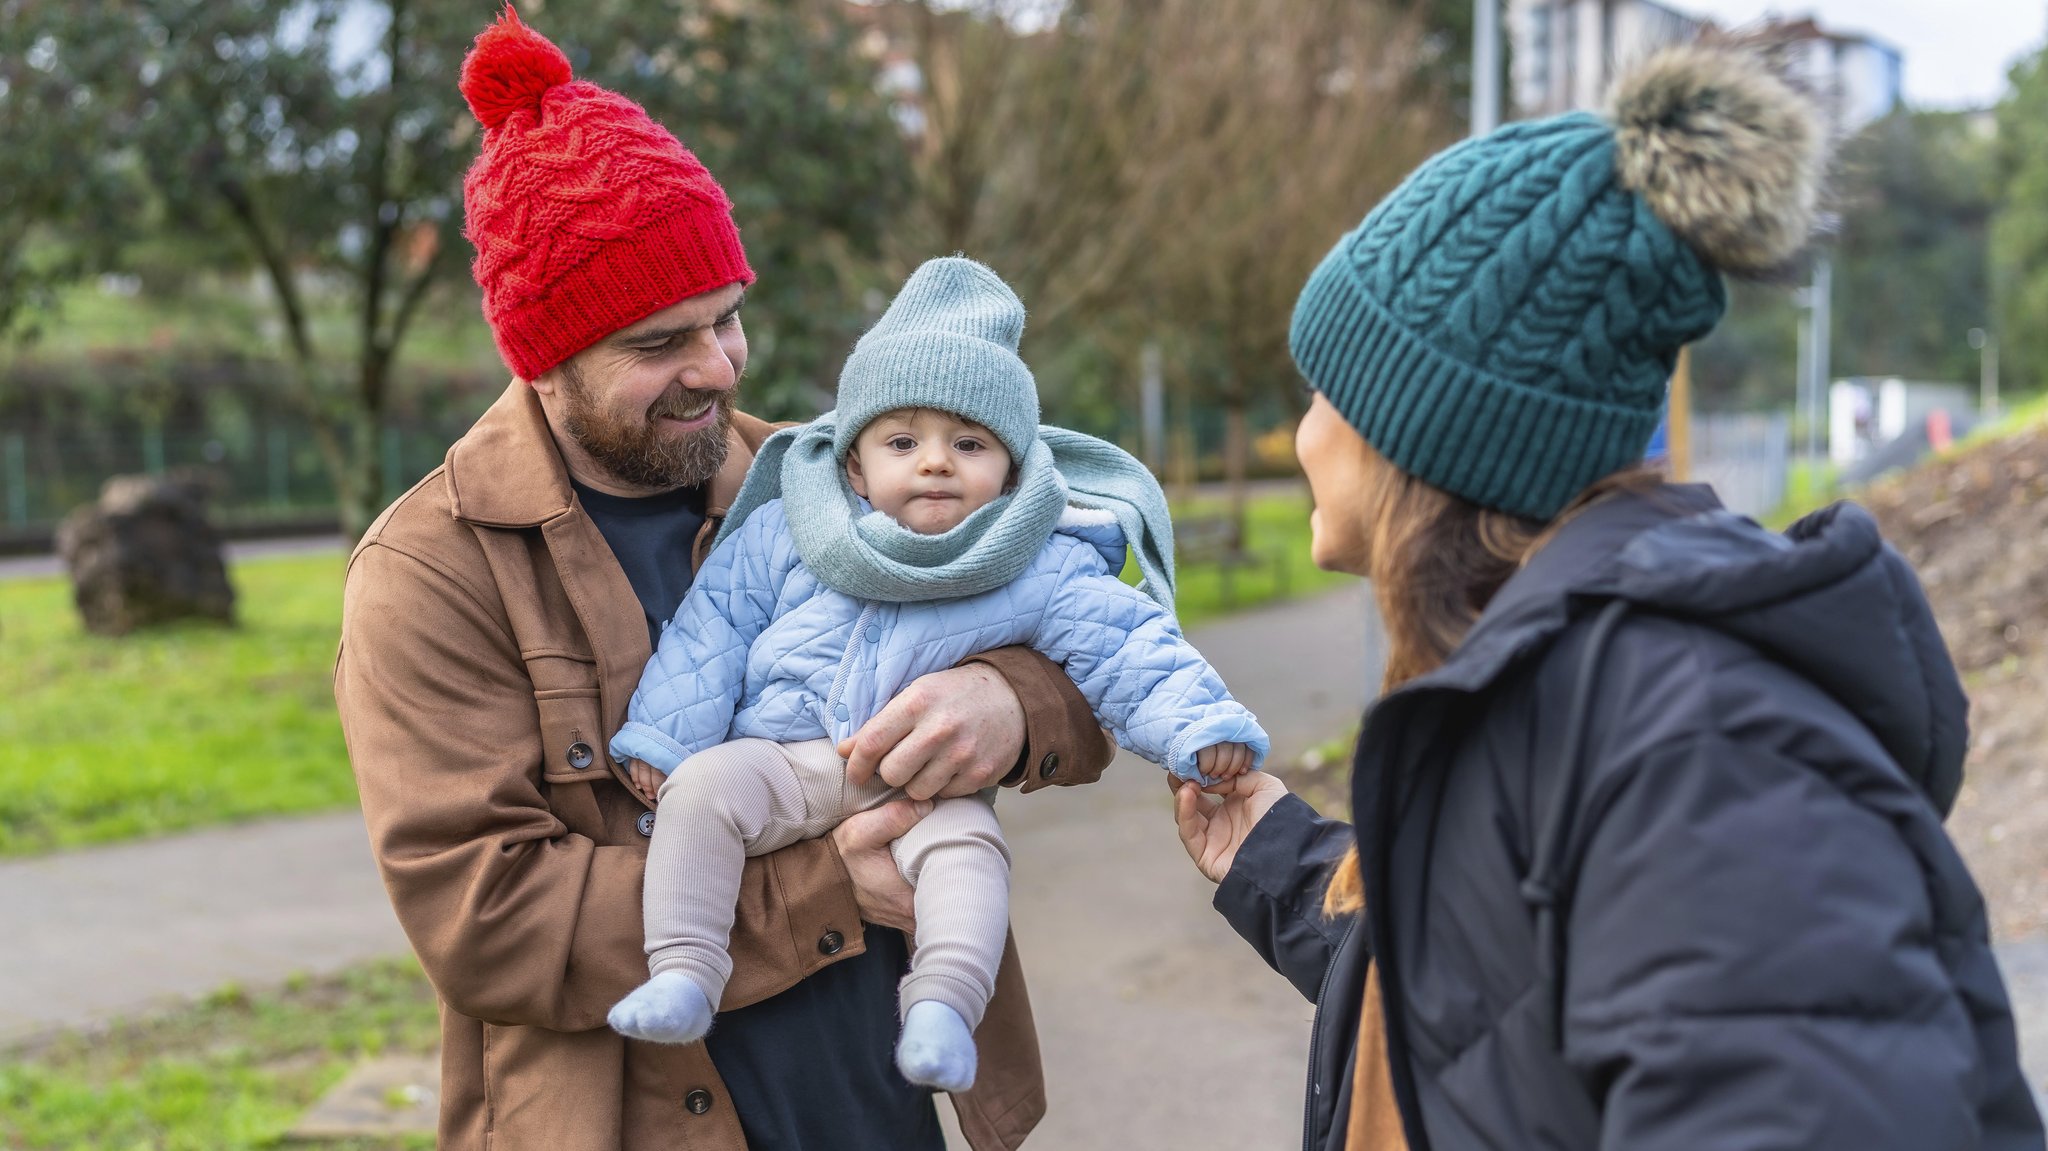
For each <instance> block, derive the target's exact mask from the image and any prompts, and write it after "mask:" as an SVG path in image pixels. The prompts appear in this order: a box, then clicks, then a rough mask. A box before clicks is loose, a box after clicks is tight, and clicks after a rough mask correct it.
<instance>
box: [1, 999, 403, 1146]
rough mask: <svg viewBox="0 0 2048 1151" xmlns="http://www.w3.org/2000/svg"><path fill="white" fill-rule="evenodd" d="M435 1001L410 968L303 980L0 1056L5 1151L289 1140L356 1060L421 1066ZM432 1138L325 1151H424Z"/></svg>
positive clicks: (264, 1143) (371, 1142)
mask: <svg viewBox="0 0 2048 1151" xmlns="http://www.w3.org/2000/svg"><path fill="white" fill-rule="evenodd" d="M437 1039H438V1026H437V1022H436V1017H435V1011H434V995H433V991H432V989H431V988H430V987H429V986H428V984H427V981H426V979H425V977H424V976H422V975H421V974H420V971H419V967H418V966H417V965H416V964H415V963H414V962H413V961H412V960H411V959H406V960H394V961H385V962H379V963H372V964H368V965H365V966H362V967H358V968H354V969H352V970H350V971H348V972H347V973H345V974H343V975H341V976H337V977H334V978H329V979H320V980H309V979H300V980H295V981H294V982H293V983H292V984H291V985H290V986H288V987H286V988H285V989H283V990H280V991H276V992H272V993H267V994H263V995H256V996H250V995H245V994H243V993H241V992H239V991H237V990H236V989H234V988H225V989H223V990H222V991H220V992H219V993H216V994H215V995H214V996H212V997H211V998H209V999H208V1000H207V1001H206V1002H204V1003H202V1004H200V1005H198V1006H195V1007H191V1008H188V1009H186V1010H183V1011H179V1012H177V1013H175V1014H171V1015H167V1016H163V1017H160V1018H156V1019H151V1020H149V1021H146V1022H141V1023H133V1024H122V1025H117V1026H115V1027H114V1028H113V1029H111V1030H110V1031H108V1032H106V1033H103V1034H92V1035H82V1034H74V1035H66V1036H63V1037H61V1038H59V1039H56V1040H54V1041H52V1042H49V1043H47V1044H44V1045H41V1046H38V1047H35V1048H30V1049H26V1050H18V1051H14V1052H11V1053H0V1146H4V1147H9V1148H20V1149H22V1151H44V1149H51V1151H55V1149H58V1148H62V1149H65V1151H74V1149H75V1151H94V1149H105V1151H129V1149H131V1148H151V1149H156V1151H239V1149H242V1148H258V1147H271V1146H275V1145H276V1143H277V1142H278V1139H279V1137H280V1136H282V1135H283V1134H284V1132H285V1131H286V1130H287V1129H289V1128H290V1126H291V1125H292V1123H293V1122H294V1121H296V1120H297V1119H298V1117H299V1115H300V1114H301V1113H302V1112H303V1111H305V1109H306V1108H307V1107H309V1106H311V1105H312V1104H313V1102H314V1101H315V1100H317V1099H318V1098H319V1097H320V1095H321V1094H322V1093H323V1092H325V1091H327V1090H328V1089H329V1088H331V1087H333V1086H334V1085H335V1083H337V1082H339V1081H340V1079H341V1077H342V1076H343V1075H344V1074H346V1072H347V1071H348V1069H349V1067H350V1066H351V1065H352V1064H354V1063H355V1062H356V1061H357V1060H358V1059H361V1058H364V1057H367V1056H372V1055H380V1054H401V1053H409V1054H425V1053H427V1052H430V1051H432V1050H433V1049H434V1045H435V1043H436V1041H437ZM432 1145H433V1140H432V1139H430V1138H418V1139H409V1140H396V1141H391V1140H386V1141H375V1140H369V1141H356V1142H341V1143H325V1144H323V1146H325V1147H328V1148H334V1149H348V1151H370V1149H371V1148H379V1149H382V1148H426V1147H431V1146H432Z"/></svg>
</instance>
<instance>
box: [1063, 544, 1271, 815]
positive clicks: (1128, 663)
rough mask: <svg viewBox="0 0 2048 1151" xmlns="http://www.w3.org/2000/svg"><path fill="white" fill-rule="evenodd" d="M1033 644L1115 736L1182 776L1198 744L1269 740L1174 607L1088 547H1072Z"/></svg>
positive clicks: (1258, 758)
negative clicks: (1124, 578) (1118, 573)
mask: <svg viewBox="0 0 2048 1151" xmlns="http://www.w3.org/2000/svg"><path fill="white" fill-rule="evenodd" d="M1031 646H1032V647H1035V648H1037V649H1038V650H1039V651H1042V652H1044V653H1045V654H1046V655H1047V656H1048V657H1049V658H1051V659H1052V660H1053V661H1054V662H1056V663H1058V664H1060V665H1062V666H1063V667H1065V668H1066V669H1067V674H1068V675H1069V676H1071V677H1073V680H1074V686H1076V687H1078V688H1080V689H1081V694H1082V696H1084V697H1085V698H1086V699H1087V700H1088V704H1089V706H1091V707H1093V708H1094V709H1095V714H1096V717H1097V718H1098V719H1100V720H1102V723H1103V726H1105V727H1107V728H1108V729H1109V731H1110V734H1112V735H1114V736H1115V737H1116V741H1117V743H1118V744H1120V745H1122V746H1123V747H1125V748H1128V749H1130V750H1131V751H1135V752H1137V753H1138V754H1139V755H1142V756H1144V757H1145V758H1146V759H1149V760H1151V761H1152V762H1154V763H1156V764H1159V765H1160V766H1162V767H1164V768H1166V769H1167V770H1168V771H1171V772H1172V773H1173V774H1175V775H1177V776H1180V777H1181V778H1183V779H1195V780H1199V779H1201V778H1202V776H1201V774H1200V773H1199V772H1197V771H1196V770H1195V753H1196V752H1198V751H1200V750H1202V749H1203V748H1205V747H1212V746H1214V745H1216V744H1219V743H1242V744H1246V745H1248V746H1250V747H1251V749H1252V752H1253V756H1254V760H1253V762H1254V766H1259V765H1263V764H1264V763H1265V760H1266V752H1267V751H1268V750H1269V749H1270V747H1271V741H1270V740H1269V739H1268V738H1267V737H1266V733H1265V731H1264V729H1262V728H1260V727H1259V723H1258V720H1257V719H1255V718H1253V716H1252V713H1251V712H1250V711H1248V710H1246V708H1245V706H1244V705H1243V704H1241V703H1238V702H1237V701H1236V700H1234V699H1232V698H1231V697H1230V689H1229V688H1226V687H1224V686H1223V679H1222V677H1221V676H1218V675H1217V674H1216V669H1215V668H1212V667H1210V666H1209V662H1208V661H1207V660H1205V659H1203V658H1202V653H1201V652H1198V651H1196V650H1195V648H1194V645H1193V644H1190V643H1189V642H1188V641H1187V637H1185V636H1183V635H1181V632H1180V625H1179V624H1178V623H1176V622H1175V621H1174V618H1173V615H1172V614H1171V613H1170V612H1168V611H1167V610H1166V609H1165V608H1163V607H1161V606H1159V604H1158V603H1156V602H1154V601H1153V600H1152V599H1151V598H1150V597H1148V596H1146V595H1145V594H1144V593H1143V592H1140V591H1139V590H1137V589H1136V588H1133V587H1130V586H1128V585H1126V584H1124V583H1122V582H1121V581H1119V580H1117V579H1116V578H1115V577H1114V576H1112V575H1111V574H1110V573H1109V571H1108V569H1107V567H1106V565H1104V564H1103V563H1102V560H1101V557H1100V556H1099V555H1097V554H1096V553H1095V551H1094V549H1092V548H1088V547H1075V548H1072V549H1071V550H1070V551H1069V552H1068V554H1067V557H1066V559H1065V561H1064V563H1063V565H1062V567H1061V570H1060V573H1059V577H1058V580H1057V583H1056V586H1055V587H1054V589H1053V592H1052V596H1051V602H1050V603H1049V604H1048V605H1047V608H1046V611H1045V613H1044V615H1043V616H1042V617H1041V620H1040V623H1039V626H1038V633H1037V634H1036V635H1035V636H1033V637H1032V640H1031Z"/></svg>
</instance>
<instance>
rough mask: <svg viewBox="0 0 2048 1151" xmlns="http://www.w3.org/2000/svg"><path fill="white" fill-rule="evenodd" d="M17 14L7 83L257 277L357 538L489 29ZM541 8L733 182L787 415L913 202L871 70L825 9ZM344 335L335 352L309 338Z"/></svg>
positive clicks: (8, 118) (424, 16) (167, 4)
mask: <svg viewBox="0 0 2048 1151" xmlns="http://www.w3.org/2000/svg"><path fill="white" fill-rule="evenodd" d="M7 2H8V3H9V4H10V5H11V7H10V8H9V10H8V11H7V13H6V14H7V16H8V17H9V19H8V21H7V22H6V27H5V30H4V31H0V59H12V58H13V57H14V55H15V54H16V50H17V49H22V50H24V51H30V52H34V53H36V54H37V58H38V59H48V60H50V61H51V63H52V66H51V67H49V68H46V69H43V70H42V74H43V76H45V77H50V78H52V79H51V81H50V83H51V84H54V83H56V79H55V78H58V77H61V79H62V82H63V84H64V85H66V90H65V91H63V92H62V93H61V99H59V100H58V102H59V103H61V104H62V105H63V106H64V107H66V108H69V109H71V110H72V111H73V112H74V113H75V117H74V118H75V120H76V121H77V124H76V127H77V129H78V130H79V131H81V132H83V133H86V134H88V135H89V136H90V137H91V138H92V139H94V140H95V141H96V142H98V143H99V151H100V152H101V153H102V154H104V155H108V156H114V157H118V158H119V159H120V161H121V163H122V164H123V165H127V166H131V167H132V169H133V170H134V171H136V172H139V173H140V174H141V175H142V176H143V177H144V178H145V179H146V182H147V183H146V187H147V190H148V192H149V194H150V195H151V196H153V197H155V198H156V199H157V200H158V201H159V202H160V203H161V204H162V205H163V207H164V210H165V212H166V213H167V216H168V218H169V219H170V220H171V221H174V222H175V226H176V227H177V228H180V229H185V230H192V231H199V232H205V233H218V234H223V235H232V236H234V237H236V238H237V240H238V242H239V244H240V245H241V248H242V250H243V252H245V253H246V258H247V259H248V260H249V262H250V263H251V264H252V265H253V266H255V267H257V268H259V269H261V271H262V273H263V275H264V277H265V279H266V281H267V282H268V284H269V286H270V289H271V293H272V295H273V297H274V303H275V306H276V308H277V312H278V315H279V317H280V320H281V330H282V332H283V336H282V343H283V347H282V349H281V351H282V353H283V355H284V359H285V361H286V362H287V363H288V364H289V365H290V367H291V372H292V379H291V390H292V394H293V395H294V397H296V399H297V401H298V403H299V405H300V406H301V408H302V409H303V410H304V412H305V413H306V414H307V415H308V416H309V417H311V418H312V420H313V422H314V425H315V427H316V428H317V429H318V435H319V436H320V443H321V449H322V453H323V456H324V457H325V458H326V460H327V464H328V467H329V469H330V471H331V472H332V473H333V476H334V480H335V485H336V488H337V491H338V492H339V494H340V499H341V505H342V507H341V512H342V521H343V525H344V527H345V528H346V530H348V531H349V532H350V533H351V534H354V533H357V532H360V531H361V530H362V529H363V528H364V527H365V526H367V524H368V522H369V520H370V518H371V517H372V516H373V515H374V514H375V513H376V511H377V509H378V508H380V507H381V506H382V504H383V503H384V502H385V500H386V499H388V498H389V497H390V495H391V494H392V493H389V492H385V491H383V490H381V479H380V469H379V467H378V437H379V432H380V430H381V427H382V425H383V422H384V420H385V417H386V413H387V411H388V408H389V400H390V395H391V389H392V386H393V382H394V373H393V368H394V365H395V364H396V362H397V360H398V357H399V354H400V351H401V349H402V347H403V346H404V343H405V339H406V336H407V334H408V332H409V330H410V329H411V327H412V324H413V322H414V321H415V320H416V319H417V317H418V315H419V312H420V309H421V307H422V306H423V305H424V303H425V302H426V301H427V300H428V298H429V297H430V296H431V295H432V294H433V293H434V292H435V291H436V290H437V289H438V288H441V287H443V286H444V285H446V284H447V283H448V282H450V281H454V280H457V279H458V277H459V273H460V269H461V267H462V265H463V262H464V259H465V258H466V256H467V245H466V243H465V242H464V241H463V240H462V238H461V216H462V213H461V176H462V172H463V170H464V168H465V167H466V166H467V165H468V163H469V162H470V159H471V157H472V156H473V155H474V153H475V150H476V146H477V135H478V133H477V128H476V124H475V122H474V121H473V120H472V119H471V117H470V114H469V112H468V110H467V108H466V107H465V106H464V105H463V103H462V100H461V97H460V95H459V93H458V92H457V91H456V86H455V77H456V75H457V74H458V71H459V69H460V65H461V60H462V56H463V54H464V52H465V51H466V50H467V48H468V46H469V43H470V41H471V39H472V38H473V37H474V36H475V34H476V33H477V31H478V30H479V29H480V27H481V21H482V14H480V13H479V12H478V11H477V10H476V9H474V8H472V7H468V6H462V5H451V4H438V3H420V2H418V0H7ZM527 7H528V10H529V14H530V15H535V16H536V18H537V19H540V20H541V21H542V26H543V28H544V29H546V30H547V31H549V32H550V33H551V34H552V35H554V36H555V38H556V39H557V41H558V43H560V44H561V45H562V47H563V49H564V50H565V51H566V52H567V53H568V54H569V56H570V59H571V60H572V61H573V62H574V64H575V66H576V68H577V72H578V75H579V76H581V77H582V78H585V79H590V80H594V81H596V82H597V83H600V84H604V85H607V86H609V87H614V88H617V89H619V90H622V91H624V92H626V93H627V94H629V95H631V96H633V97H634V98H636V99H638V100H640V101H641V102H642V103H643V104H644V105H645V106H646V107H647V108H648V110H649V112H650V113H651V114H652V115H653V116H654V117H655V118H656V119H657V120H659V121H661V122H663V123H665V124H668V125H670V126H671V127H672V128H674V129H676V130H678V135H679V136H680V137H681V138H682V139H683V140H684V142H685V143H686V144H688V145H689V146H691V147H692V148H693V149H694V150H695V151H696V152H697V153H698V155H699V156H700V157H701V158H702V159H703V160H704V161H705V162H706V164H707V165H708V166H710V168H711V169H712V171H713V172H715V173H717V174H718V176H719V177H720V179H721V181H722V182H724V183H725V185H726V187H727V189H728V190H729V191H730V192H731V194H732V196H733V199H734V201H735V203H736V205H737V209H738V215H739V218H740V220H741V223H742V225H743V227H745V228H746V229H747V239H748V243H749V257H750V260H751V262H752V263H753V265H754V267H755V270H756V272H757V273H758V274H759V275H760V280H761V282H760V284H759V285H758V286H757V288H756V291H755V292H754V294H753V298H754V300H755V301H756V303H757V304H758V307H757V309H755V310H754V311H753V312H750V328H751V329H752V331H753V333H754V335H755V338H756V340H757V342H758V343H759V345H760V348H761V355H760V358H759V359H758V360H757V361H756V365H757V366H756V368H755V373H754V375H753V376H752V377H750V384H749V388H750V393H751V394H750V397H749V399H750V402H751V406H753V407H754V408H755V409H756V410H760V411H764V412H765V413H766V414H771V415H773V414H782V413H785V412H790V411H795V410H799V409H800V408H801V407H803V406H804V401H805V398H806V397H805V393H806V392H807V391H809V390H812V389H815V388H816V387H817V386H818V385H819V384H820V383H822V375H823V372H824V365H825V364H826V363H827V362H828V361H830V358H831V354H832V353H831V351H830V350H828V349H832V348H836V346H837V345H839V344H840V343H842V342H843V341H844V339H845V338H846V336H847V335H848V334H849V333H850V331H851V329H852V328H853V326H854V325H855V324H857V323H858V321H859V318H860V317H859V314H858V304H857V299H858V296H859V292H858V290H857V284H856V281H858V280H859V278H860V276H861V273H862V268H863V261H871V260H872V259H873V256H874V253H875V251H876V249H877V246H878V244H877V241H876V239H875V237H876V236H878V235H879V233H880V232H881V231H882V226H883V224H884V223H885V222H886V220H887V219H888V217H889V215H890V213H891V212H892V210H893V207H894V204H895V202H896V198H897V196H898V195H899V192H900V189H901V187H902V183H903V181H902V177H901V164H902V159H901V148H900V145H899V144H898V142H897V139H896V134H895V131H894V128H893V125H892V123H891V121H890V120H889V117H888V111H887V107H886V105H885V104H884V102H883V101H882V99H881V97H880V96H879V95H878V94H877V92H876V91H875V84H874V79H875V76H874V66H873V63H872V62H871V61H869V60H868V59H866V58H865V57H864V56H862V55H861V54H860V53H858V52H856V51H854V50H852V37H851V31H850V29H849V28H848V27H847V26H846V25H845V24H844V22H843V21H842V20H840V19H838V18H837V16H836V13H837V7H836V5H834V4H832V3H831V2H830V0H762V2H759V3H753V4H748V5H744V6H737V5H720V6H716V7H713V8H710V9H708V10H706V9H702V8H700V7H699V6H697V5H694V4H685V3H682V2H681V0H593V2H592V3H588V4H584V5H581V6H579V7H578V9H577V10H576V12H575V14H574V19H573V20H564V21H562V22H561V24H562V26H561V27H559V28H556V27H554V26H552V25H551V24H549V23H548V22H546V21H545V19H544V18H543V17H541V16H540V14H539V9H540V8H541V4H540V3H538V2H534V3H530V4H529V5H528V6H527ZM31 63H33V61H31ZM45 86H47V85H45ZM38 98H39V101H40V103H41V104H44V105H47V104H49V103H51V98H50V97H44V96H40V95H39V97H38ZM29 118H31V116H30V113H29V110H28V106H27V105H26V104H25V102H23V101H21V100H20V98H19V97H18V96H17V95H16V92H15V90H14V89H12V88H11V87H10V89H8V90H6V91H4V92H0V126H5V127H6V128H7V129H8V131H9V134H8V135H7V136H6V137H4V138H0V148H4V149H5V150H6V151H7V153H8V154H9V155H14V154H17V153H19V152H21V151H22V150H23V149H27V148H32V147H34V146H35V144H36V142H37V141H36V138H35V137H34V136H32V135H30V134H29V133H27V132H26V131H24V132H23V134H22V135H19V136H17V135H16V134H15V131H16V130H17V128H19V127H22V126H21V125H19V124H18V123H17V122H18V121H22V120H25V119H29ZM117 166H118V165H117ZM60 208H61V209H62V210H59V209H60ZM125 210H128V206H126V205H122V204H120V203H118V202H114V203H109V202H106V200H105V199H104V198H102V199H100V200H94V201H81V202H75V203H72V202H67V203H64V204H61V205H57V204H50V203H45V204H44V205H43V207H42V210H41V211H39V212H36V213H34V215H35V216H36V218H38V219H39V220H41V221H43V222H45V223H46V224H47V225H48V226H50V227H52V228H55V229H60V230H64V231H66V232H68V233H70V234H73V235H76V236H92V235H95V234H104V233H106V232H110V231H112V230H114V228H115V226H116V225H118V224H120V222H121V220H122V218H123V217H122V213H123V211H125ZM4 226H5V225H4V223H0V228H4ZM5 236H6V233H5V232H4V231H0V244H4V243H5ZM6 251H7V249H5V248H0V260H4V259H5V257H6ZM5 266H6V265H5V264H4V263H0V267H5ZM4 286H5V285H4V284H0V288H4ZM336 311H339V312H342V313H343V314H344V315H346V316H347V317H348V324H347V328H348V334H347V336H346V337H345V338H344V337H333V336H330V335H329V334H327V333H326V332H325V331H324V330H323V326H322V325H321V324H319V323H317V322H316V321H318V320H319V319H320V318H321V317H322V316H323V315H324V314H328V313H332V312H336ZM0 312H4V305H0Z"/></svg>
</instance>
